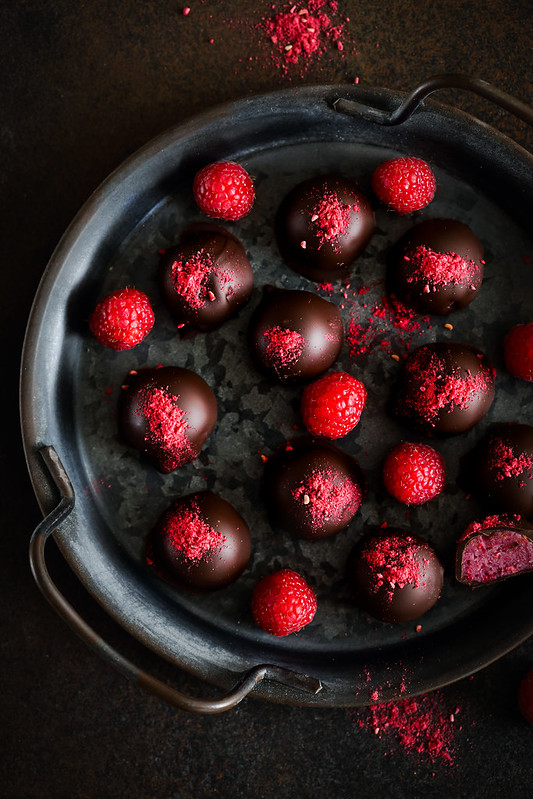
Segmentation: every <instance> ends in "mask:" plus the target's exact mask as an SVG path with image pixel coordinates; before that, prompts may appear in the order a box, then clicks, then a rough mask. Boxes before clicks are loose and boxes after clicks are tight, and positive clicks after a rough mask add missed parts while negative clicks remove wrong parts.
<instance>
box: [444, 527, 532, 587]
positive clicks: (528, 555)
mask: <svg viewBox="0 0 533 799" xmlns="http://www.w3.org/2000/svg"><path fill="white" fill-rule="evenodd" d="M530 571H533V525H531V524H528V523H527V522H525V521H521V519H520V517H519V516H487V518H486V519H483V520H482V521H481V522H472V524H470V525H469V526H468V527H467V528H466V530H465V532H464V533H463V535H462V536H461V538H460V539H459V541H458V543H457V552H456V561H455V576H456V577H457V580H458V581H459V582H460V583H465V585H470V586H472V587H476V586H480V585H488V584H490V583H495V582H499V581H500V580H507V579H508V578H509V577H514V576H516V575H518V574H525V573H526V572H530Z"/></svg>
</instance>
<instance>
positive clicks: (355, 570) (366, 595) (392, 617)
mask: <svg viewBox="0 0 533 799" xmlns="http://www.w3.org/2000/svg"><path fill="white" fill-rule="evenodd" d="M443 575H444V569H443V566H442V564H441V562H440V560H439V558H438V557H437V555H436V553H435V551H434V549H433V548H432V547H431V546H430V545H429V544H428V543H427V542H426V541H424V540H423V539H421V538H419V537H418V536H415V535H413V534H412V533H410V532H408V531H407V530H402V529H400V528H392V527H388V528H386V529H380V530H376V531H369V532H367V533H365V535H364V536H363V537H362V538H361V539H360V541H359V542H358V543H357V544H356V546H355V547H354V549H353V550H352V552H351V553H350V557H349V559H348V567H347V576H348V581H349V583H350V586H351V588H352V590H353V595H354V599H355V601H356V603H357V604H358V605H359V607H360V608H362V609H363V610H365V611H366V612H367V613H369V614H370V615H371V616H373V617H374V618H376V619H379V620H380V621H386V622H404V621H412V620H413V619H417V618H418V617H419V616H422V614H424V613H426V612H427V611H428V610H429V609H430V608H431V607H433V605H434V604H435V602H436V601H437V599H438V598H439V596H440V592H441V589H442V584H443Z"/></svg>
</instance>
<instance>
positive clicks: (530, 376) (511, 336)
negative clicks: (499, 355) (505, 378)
mask: <svg viewBox="0 0 533 799" xmlns="http://www.w3.org/2000/svg"><path fill="white" fill-rule="evenodd" d="M503 352H504V358H505V365H506V367H507V371H508V372H509V373H510V374H512V375H513V377H520V378H521V379H522V380H528V381H529V382H532V381H533V322H528V323H527V324H523V325H516V326H515V327H513V328H512V329H511V330H510V331H509V333H508V334H507V335H506V337H505V339H504V342H503Z"/></svg>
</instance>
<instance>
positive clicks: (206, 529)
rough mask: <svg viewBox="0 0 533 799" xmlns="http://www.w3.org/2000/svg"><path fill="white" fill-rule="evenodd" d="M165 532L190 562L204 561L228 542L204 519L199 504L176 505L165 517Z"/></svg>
mask: <svg viewBox="0 0 533 799" xmlns="http://www.w3.org/2000/svg"><path fill="white" fill-rule="evenodd" d="M163 526H164V530H165V533H166V536H167V538H168V540H169V542H170V543H171V544H172V546H173V547H174V549H175V550H176V551H177V552H181V553H182V554H183V555H185V557H186V558H187V559H188V560H202V558H205V556H206V555H207V554H208V553H209V552H212V551H213V550H215V549H220V548H221V547H222V546H223V545H224V543H225V542H226V536H225V535H222V533H219V532H218V531H217V530H215V529H214V528H213V527H211V526H210V525H209V524H207V522H206V521H205V520H204V519H203V518H202V515H201V511H200V508H199V507H198V503H196V502H194V501H193V502H192V503H191V506H190V507H187V506H184V505H179V504H178V505H175V506H174V507H173V508H171V509H170V510H169V511H168V513H167V514H166V516H165V519H164V521H163Z"/></svg>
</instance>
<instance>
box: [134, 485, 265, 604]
mask: <svg viewBox="0 0 533 799" xmlns="http://www.w3.org/2000/svg"><path fill="white" fill-rule="evenodd" d="M250 552H251V538H250V530H249V528H248V525H247V524H246V522H245V521H244V519H243V518H242V516H241V515H240V514H239V513H237V511H236V510H235V508H234V507H233V506H232V505H230V503H229V502H226V500H224V499H222V498H221V497H219V496H218V495H217V494H214V493H213V492H212V491H199V492H198V493H195V494H189V495H188V496H186V497H181V498H180V499H177V500H175V501H174V502H173V503H172V505H171V506H170V507H169V508H167V510H166V511H165V512H164V513H163V514H162V516H161V517H160V519H159V520H158V522H157V524H156V525H155V526H154V528H153V530H151V531H150V533H149V535H148V537H147V540H146V559H147V562H148V564H149V565H150V566H152V567H153V569H154V570H155V572H156V573H157V574H158V576H160V577H161V578H162V579H164V580H166V581H167V582H170V583H172V584H173V585H175V586H176V587H177V588H189V589H194V590H196V591H210V590H213V589H215V588H223V587H224V586H226V585H228V584H229V583H231V582H233V581H234V580H236V579H237V577H238V576H239V575H240V574H242V572H243V571H244V569H245V567H246V565H247V563H248V560H249V558H250Z"/></svg>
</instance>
